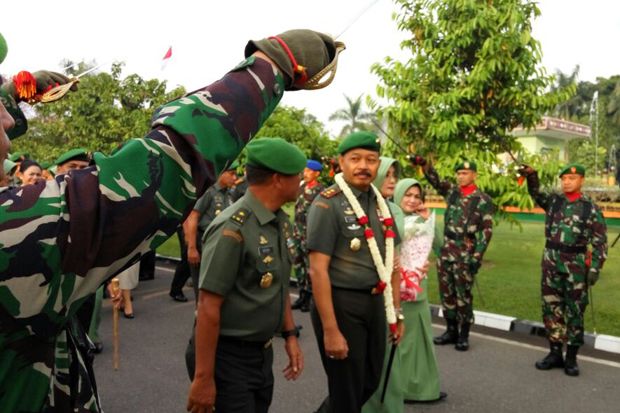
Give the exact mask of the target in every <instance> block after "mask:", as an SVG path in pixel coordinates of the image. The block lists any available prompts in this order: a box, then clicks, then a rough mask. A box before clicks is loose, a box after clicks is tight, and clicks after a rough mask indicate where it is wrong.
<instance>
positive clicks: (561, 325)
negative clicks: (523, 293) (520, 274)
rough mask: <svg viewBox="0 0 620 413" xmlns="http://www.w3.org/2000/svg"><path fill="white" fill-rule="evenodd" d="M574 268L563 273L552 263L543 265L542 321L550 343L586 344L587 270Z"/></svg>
mask: <svg viewBox="0 0 620 413" xmlns="http://www.w3.org/2000/svg"><path fill="white" fill-rule="evenodd" d="M579 267H582V266H571V270H575V271H573V272H570V273H566V272H560V271H558V270H557V269H556V264H555V263H554V262H552V261H548V260H544V259H543V263H542V282H541V290H542V317H543V322H544V324H545V329H546V330H547V337H548V339H549V341H550V342H553V343H564V342H567V343H568V344H570V345H573V346H580V345H582V344H583V332H584V323H583V318H584V317H583V314H584V312H585V310H586V306H587V305H588V287H587V282H586V269H585V267H582V268H579Z"/></svg>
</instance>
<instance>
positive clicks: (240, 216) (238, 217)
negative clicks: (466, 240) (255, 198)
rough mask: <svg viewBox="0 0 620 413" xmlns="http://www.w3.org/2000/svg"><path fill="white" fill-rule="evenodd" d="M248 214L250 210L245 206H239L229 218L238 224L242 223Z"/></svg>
mask: <svg viewBox="0 0 620 413" xmlns="http://www.w3.org/2000/svg"><path fill="white" fill-rule="evenodd" d="M249 215H250V211H248V210H247V209H245V208H240V209H239V210H238V211H237V212H235V213H234V214H232V215H231V217H230V219H231V220H232V221H234V222H236V223H238V224H242V225H243V223H244V222H245V220H246V219H247V218H248V216H249Z"/></svg>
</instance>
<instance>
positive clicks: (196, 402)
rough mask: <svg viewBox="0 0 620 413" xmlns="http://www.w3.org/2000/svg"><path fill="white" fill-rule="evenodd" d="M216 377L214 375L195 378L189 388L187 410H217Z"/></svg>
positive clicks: (204, 412)
mask: <svg viewBox="0 0 620 413" xmlns="http://www.w3.org/2000/svg"><path fill="white" fill-rule="evenodd" d="M215 396H216V389H215V379H214V378H213V377H210V378H205V379H200V378H198V377H197V378H195V379H194V381H192V385H191V386H190V388H189V397H188V399H187V411H188V412H192V413H211V412H213V411H215Z"/></svg>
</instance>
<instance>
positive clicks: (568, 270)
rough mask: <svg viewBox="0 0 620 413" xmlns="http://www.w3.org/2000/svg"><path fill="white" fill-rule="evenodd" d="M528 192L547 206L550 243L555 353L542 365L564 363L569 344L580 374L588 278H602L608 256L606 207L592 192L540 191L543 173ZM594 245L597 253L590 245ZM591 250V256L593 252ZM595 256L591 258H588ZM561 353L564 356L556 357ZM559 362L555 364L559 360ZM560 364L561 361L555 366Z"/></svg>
mask: <svg viewBox="0 0 620 413" xmlns="http://www.w3.org/2000/svg"><path fill="white" fill-rule="evenodd" d="M564 174H577V175H581V176H584V175H585V168H584V167H583V166H581V165H577V164H571V165H568V166H566V167H565V168H564V169H563V170H562V171H561V172H560V177H561V176H562V175H564ZM527 183H528V191H529V193H530V195H531V196H532V198H533V199H534V200H535V201H536V203H537V204H538V205H539V206H540V207H541V208H543V209H544V210H545V239H546V242H545V248H544V250H543V257H542V263H541V266H542V283H541V287H542V292H541V297H542V315H543V322H544V324H545V329H546V330H547V337H548V339H549V342H550V347H551V354H550V355H551V356H552V359H554V360H547V363H545V361H544V360H543V361H541V362H538V363H537V364H536V366H537V367H538V368H539V369H542V370H546V369H547V368H551V367H562V363H561V362H560V361H561V358H562V347H563V344H564V343H567V345H568V348H567V356H566V363H567V365H566V370H567V371H566V373H567V374H569V375H577V374H578V369H577V366H576V355H577V350H578V349H579V347H580V346H581V345H582V344H583V335H584V320H583V314H584V312H585V310H586V306H587V305H588V282H589V281H590V284H593V283H594V282H596V280H597V279H598V276H599V274H600V271H601V269H602V268H603V263H604V262H605V259H606V258H607V227H606V225H605V219H604V218H603V214H602V212H601V210H600V208H599V207H598V206H597V205H596V204H595V203H594V201H592V199H590V198H589V197H588V196H587V195H583V194H574V195H575V196H574V197H570V195H566V194H556V193H545V192H541V191H540V184H539V181H538V175H537V174H536V172H535V171H534V172H533V173H531V174H528V175H527ZM589 245H591V246H592V249H591V252H590V253H589V252H588V246H589ZM590 254H591V260H590V259H588V256H589V255H590ZM588 261H590V262H588ZM558 355H559V358H557V359H555V358H556V356H558ZM554 361H555V363H554ZM555 364H557V365H555Z"/></svg>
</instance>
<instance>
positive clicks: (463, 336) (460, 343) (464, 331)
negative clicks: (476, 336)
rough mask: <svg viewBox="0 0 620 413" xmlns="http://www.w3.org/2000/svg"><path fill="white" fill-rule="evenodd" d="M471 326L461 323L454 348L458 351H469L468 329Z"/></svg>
mask: <svg viewBox="0 0 620 413" xmlns="http://www.w3.org/2000/svg"><path fill="white" fill-rule="evenodd" d="M470 326H471V324H469V323H463V324H462V325H461V331H459V338H458V339H457V340H456V344H455V345H454V348H455V349H457V350H458V351H467V350H469V327H470Z"/></svg>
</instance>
